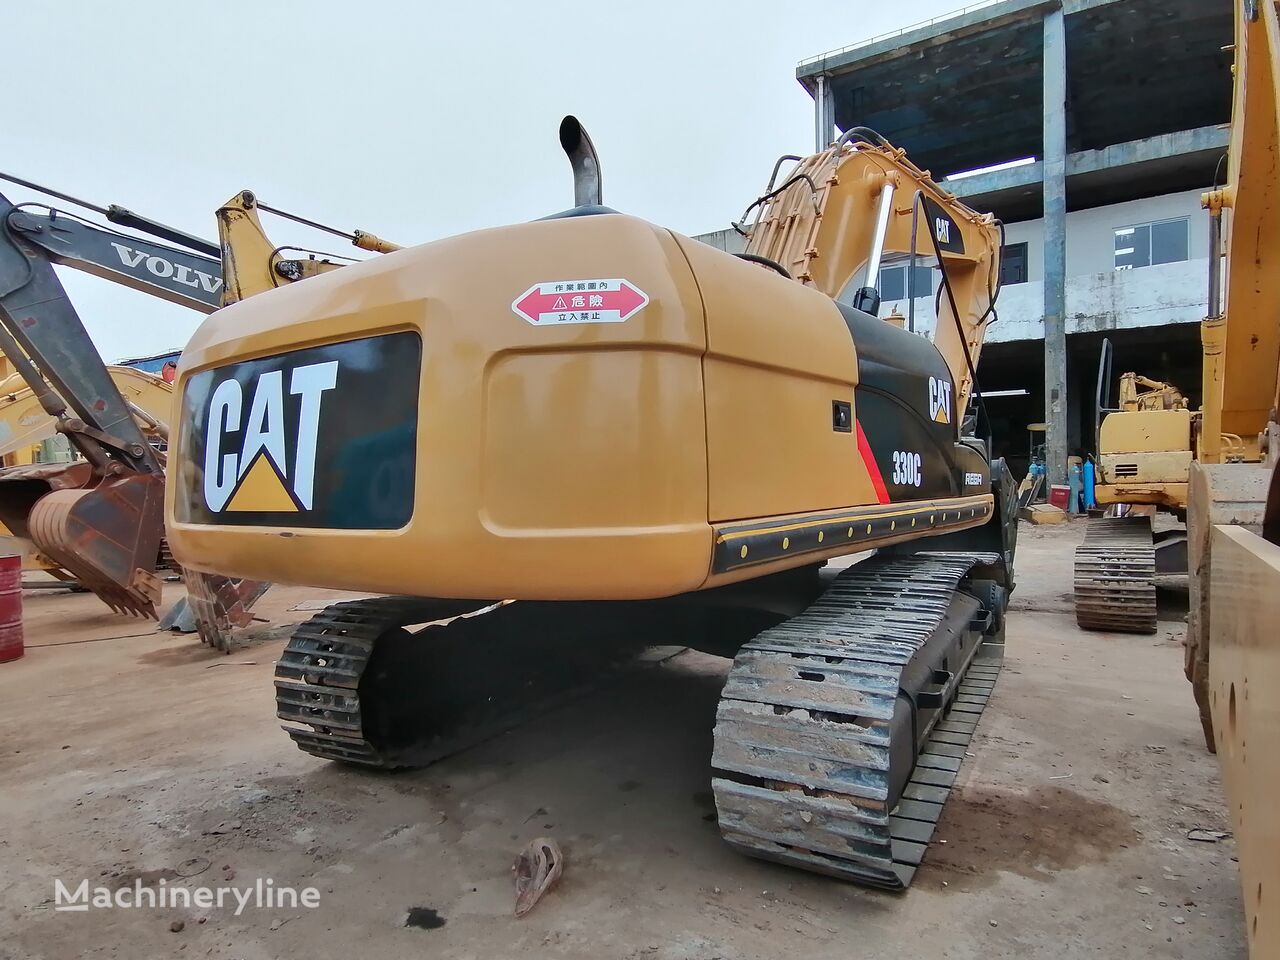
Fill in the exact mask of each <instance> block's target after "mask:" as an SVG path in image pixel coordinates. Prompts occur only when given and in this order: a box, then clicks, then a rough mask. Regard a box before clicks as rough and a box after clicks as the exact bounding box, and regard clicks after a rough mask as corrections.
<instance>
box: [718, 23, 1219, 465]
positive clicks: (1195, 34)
mask: <svg viewBox="0 0 1280 960" xmlns="http://www.w3.org/2000/svg"><path fill="white" fill-rule="evenodd" d="M1231 16H1232V7H1231V4H1230V3H1228V2H1227V0H991V2H986V3H979V4H973V5H971V6H969V7H966V8H964V9H963V10H960V11H957V12H956V13H954V14H951V15H949V16H945V17H940V18H936V19H934V20H932V21H929V22H927V23H923V24H919V25H916V26H911V27H907V28H904V29H903V30H900V31H897V32H895V33H893V34H891V35H887V36H881V37H875V38H872V39H870V40H866V41H862V42H858V43H855V44H853V45H851V46H847V47H843V48H841V49H839V50H834V51H832V52H829V53H825V54H822V55H821V56H817V57H813V58H811V59H809V60H805V61H804V62H802V63H801V64H800V65H799V67H798V69H797V77H798V79H799V81H800V83H801V84H802V85H803V86H804V87H805V89H806V90H808V91H809V92H810V93H811V94H812V95H813V97H814V105H815V139H816V140H817V145H818V146H823V145H825V144H827V143H829V142H831V140H832V139H833V138H834V136H835V135H836V131H837V130H841V129H848V128H850V127H853V126H859V125H861V126H868V127H872V128H874V129H876V130H878V131H879V132H880V133H882V134H884V135H885V136H887V137H888V138H889V139H890V140H892V141H893V142H894V143H896V144H898V145H900V146H903V147H905V148H906V149H907V150H908V152H909V153H910V156H911V158H912V160H914V161H915V162H916V163H918V164H919V165H920V166H922V167H925V168H927V169H929V170H931V171H932V172H933V175H934V177H935V178H936V179H938V180H944V179H948V178H954V179H949V182H947V183H946V185H947V187H948V188H949V189H951V190H952V191H953V192H955V193H956V194H957V195H959V196H960V197H962V198H963V199H964V200H965V202H966V203H968V204H969V205H970V206H972V207H975V208H976V209H979V210H990V211H992V212H994V213H995V214H996V215H997V216H999V217H1000V218H1001V219H1002V220H1004V221H1005V223H1006V224H1007V230H1008V232H1007V246H1006V250H1005V258H1004V282H1005V288H1004V291H1003V293H1002V294H1001V300H1000V310H999V313H1000V322H999V324H997V325H996V326H994V327H993V328H992V329H991V331H990V332H989V334H988V338H987V346H986V348H985V349H984V352H983V357H982V370H981V371H980V375H981V376H980V379H981V381H982V385H983V387H984V388H985V389H986V390H988V391H993V390H996V391H1006V390H1012V391H1018V390H1026V391H1027V393H1026V395H1023V396H1017V395H1014V396H1004V397H1000V398H993V399H991V400H990V401H989V404H988V406H989V409H990V412H991V414H992V418H993V421H994V423H995V428H996V434H997V436H998V437H999V438H1000V439H1001V441H1002V443H1001V446H1002V447H1003V448H1004V449H1003V450H1002V451H1000V452H1003V453H1006V454H1009V455H1011V458H1012V459H1013V460H1014V462H1015V468H1017V466H1019V465H1020V464H1019V461H1020V463H1021V464H1022V465H1025V462H1026V453H1027V437H1028V435H1027V433H1026V432H1025V428H1026V425H1027V424H1028V423H1031V422H1035V421H1041V420H1045V421H1048V422H1049V424H1050V430H1049V436H1048V446H1049V451H1048V460H1049V463H1051V464H1053V465H1054V466H1053V468H1052V469H1051V472H1052V473H1054V474H1057V475H1061V474H1062V473H1063V471H1064V469H1065V467H1064V462H1065V457H1066V455H1067V453H1069V452H1074V451H1076V450H1078V449H1090V448H1091V447H1092V445H1093V409H1094V384H1095V379H1096V368H1097V358H1098V351H1099V347H1100V343H1101V340H1102V338H1103V336H1109V337H1110V338H1111V339H1112V341H1113V343H1114V344H1115V346H1116V361H1115V362H1116V367H1117V372H1118V371H1120V370H1127V369H1138V370H1141V371H1142V372H1145V373H1146V374H1148V375H1150V376H1154V377H1157V378H1160V379H1170V380H1174V381H1176V382H1177V383H1178V384H1179V385H1180V386H1181V387H1182V388H1183V390H1184V391H1185V392H1186V393H1188V394H1189V395H1190V396H1191V398H1192V402H1193V403H1198V402H1199V379H1200V361H1199V334H1198V327H1197V326H1196V323H1197V321H1199V320H1200V319H1201V318H1202V316H1203V314H1204V309H1205V290H1206V287H1207V257H1208V244H1207V238H1206V231H1207V220H1206V219H1205V217H1204V215H1202V214H1201V212H1200V205H1199V195H1200V192H1201V191H1202V190H1205V189H1207V188H1209V186H1210V185H1211V184H1212V183H1213V182H1214V180H1215V176H1216V178H1217V179H1218V180H1219V181H1220V180H1221V179H1222V176H1223V172H1222V171H1221V170H1218V172H1217V173H1216V175H1215V170H1216V169H1217V165H1218V163H1219V161H1220V160H1221V159H1223V158H1224V156H1225V150H1226V146H1227V129H1226V126H1225V125H1226V124H1227V123H1228V122H1229V121H1230V116H1231V73H1230V71H1231V60H1232V55H1231V52H1230V50H1229V49H1227V50H1224V49H1223V48H1224V47H1228V46H1229V45H1230V43H1231V42H1232V21H1231ZM1019 161H1020V162H1019ZM1009 164H1012V165H1009ZM1002 165H1007V166H1003V167H1002ZM991 167H997V169H987V168H991ZM1001 167H1002V168H1001ZM973 171H982V172H977V173H974V172H973ZM958 174H960V175H963V176H959V177H957V176H956V175H958ZM708 239H712V240H714V239H716V238H714V237H711V238H708ZM722 242H723V241H722ZM905 275H906V267H905V264H901V263H894V262H892V261H886V263H885V265H884V267H883V269H882V272H881V287H882V292H883V294H884V297H885V300H886V301H890V302H889V303H888V304H886V306H885V308H884V309H883V310H882V313H885V312H888V310H889V309H891V307H892V301H893V300H894V299H895V297H894V295H895V294H897V295H898V296H899V297H905V293H906V284H905ZM936 279H937V278H936V274H935V275H934V277H933V282H932V283H931V284H930V286H929V287H928V288H927V289H928V291H929V296H927V297H920V298H919V299H918V300H917V303H916V311H915V313H916V317H917V319H918V320H920V318H922V317H923V320H921V323H922V325H923V327H924V328H925V329H927V328H928V325H929V324H930V323H932V316H933V292H934V290H935V288H936ZM917 289H920V287H918V286H917ZM900 306H901V308H902V312H903V313H906V312H907V310H906V303H905V301H903V302H901V303H900Z"/></svg>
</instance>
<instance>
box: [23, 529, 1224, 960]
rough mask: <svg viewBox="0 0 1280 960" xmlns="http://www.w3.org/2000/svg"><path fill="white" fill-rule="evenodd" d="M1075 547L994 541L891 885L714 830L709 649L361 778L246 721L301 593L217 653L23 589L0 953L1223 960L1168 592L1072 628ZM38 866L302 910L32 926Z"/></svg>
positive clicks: (260, 718) (1204, 769)
mask: <svg viewBox="0 0 1280 960" xmlns="http://www.w3.org/2000/svg"><path fill="white" fill-rule="evenodd" d="M1081 536H1082V529H1081V527H1080V525H1079V524H1071V525H1068V526H1066V527H1057V528H1028V527H1026V526H1025V525H1024V527H1023V530H1022V542H1021V550H1020V553H1019V558H1018V580H1019V588H1018V591H1017V593H1016V594H1015V598H1014V603H1013V611H1012V613H1011V616H1010V618H1009V628H1008V656H1007V666H1006V669H1005V671H1004V673H1003V675H1002V676H1001V678H1000V681H999V683H998V684H997V687H996V693H995V696H994V698H993V700H992V702H991V705H990V706H989V707H988V709H987V712H986V714H985V716H984V718H983V720H982V724H981V726H980V728H979V731H978V735H977V736H976V738H975V739H974V741H973V746H972V748H971V750H972V753H973V756H972V757H971V758H970V759H967V760H966V761H965V763H964V766H963V768H962V770H961V773H960V779H959V781H958V788H957V790H956V791H955V792H953V794H952V798H951V801H950V803H949V804H948V806H947V809H946V811H945V813H944V815H943V819H942V822H941V824H940V828H939V832H938V835H937V838H936V839H935V842H934V845H933V847H932V849H931V850H930V852H929V854H928V856H927V857H926V860H925V863H924V866H923V868H922V869H921V871H920V873H919V874H918V875H917V878H916V882H915V884H914V886H913V887H912V889H911V890H910V891H909V892H908V893H906V894H905V895H893V894H886V893H879V892H874V891H867V890H861V889H858V888H856V887H853V886H850V885H847V884H843V883H840V882H836V881H830V880H826V879H821V878H818V877H812V876H809V875H806V874H803V873H799V872H796V871H793V870H790V869H787V868H783V867H778V866H773V865H769V864H765V863H760V862H755V861H752V860H748V859H745V858H743V857H741V856H739V855H737V854H735V853H734V852H733V851H731V850H730V849H728V848H727V847H726V846H725V845H724V844H723V843H722V842H721V841H720V840H719V837H718V833H717V830H716V825H715V822H714V819H715V817H714V808H713V805H712V801H711V794H710V785H709V781H708V761H709V757H710V752H711V728H712V724H713V720H714V714H715V704H716V698H717V696H718V693H719V688H720V686H721V684H722V682H723V678H724V675H725V672H726V669H727V666H728V662H727V661H725V660H721V659H717V658H714V657H709V656H704V655H701V654H697V653H693V652H686V653H683V654H681V655H679V656H677V657H675V658H674V659H671V660H668V661H666V662H664V663H663V664H661V665H657V666H654V665H651V666H647V667H643V668H639V669H636V670H634V671H631V672H629V673H627V674H625V675H623V676H622V677H621V678H619V679H616V680H614V681H611V682H610V683H609V684H608V685H607V686H605V687H603V688H602V689H600V690H599V691H597V692H596V693H594V694H592V695H590V696H588V697H586V698H584V699H580V700H577V701H575V702H573V703H571V704H569V705H567V706H565V707H562V708H561V709H559V710H557V711H555V712H553V713H551V714H548V715H546V716H544V717H542V718H541V719H540V720H538V721H536V722H535V723H533V724H531V725H529V726H527V727H525V728H523V729H521V730H519V731H517V732H513V733H509V734H506V735H504V736H502V737H499V738H498V739H496V740H492V741H490V742H488V743H487V744H484V745H482V746H480V747H477V748H474V749H472V750H470V751H468V752H466V753H464V754H462V755H460V756H457V757H454V758H452V759H450V760H447V761H445V762H443V763H440V764H438V765H436V766H434V767H431V768H429V769H427V770H423V771H419V772H414V773H407V774H398V775H377V774H370V773H367V772H361V771H359V770H354V769H346V768H343V767H339V766H335V765H333V764H329V763H324V762H321V761H318V760H315V759H312V758H310V757H308V756H306V755H304V754H302V753H301V752H299V751H298V750H297V749H296V748H295V747H294V746H293V744H292V743H291V741H290V740H289V739H288V738H287V737H286V736H285V735H284V734H283V733H282V732H281V731H280V729H279V727H278V726H277V723H276V721H275V718H274V715H273V704H272V684H271V673H272V661H273V660H274V659H275V657H276V656H277V655H278V653H279V651H280V649H281V646H282V645H283V637H284V636H285V635H286V634H287V632H288V628H287V625H288V624H289V623H292V622H295V621H297V620H300V619H303V618H305V617H307V616H310V612H311V611H312V610H314V609H318V608H319V607H321V606H323V605H324V603H326V602H329V601H330V600H332V599H335V598H336V597H335V595H334V594H332V593H331V592H322V591H315V590H302V589H297V588H277V589H276V590H274V591H272V593H270V594H268V596H267V598H266V599H265V600H264V603H263V604H262V607H261V611H260V613H261V615H262V616H264V617H266V618H267V619H268V620H269V623H268V624H265V625H263V626H262V627H261V628H260V630H259V631H258V633H259V635H260V638H259V639H258V640H257V641H256V642H255V643H253V644H252V645H250V646H249V647H248V648H246V649H244V650H242V651H240V652H237V653H235V654H233V655H231V656H229V657H224V656H220V655H218V654H216V653H214V652H212V651H209V650H207V649H205V648H202V647H201V646H200V645H199V643H198V642H197V641H196V640H194V639H192V638H191V637H175V636H171V635H166V634H159V633H156V632H154V631H153V629H152V628H151V627H150V626H149V625H148V624H144V623H139V622H134V621H128V620H122V619H120V618H117V617H115V616H113V615H111V614H110V613H108V612H106V610H105V608H104V607H102V606H101V604H100V603H99V602H98V601H97V600H96V599H94V598H93V597H91V596H68V595H66V594H64V593H61V592H58V593H51V592H31V591H29V592H27V593H26V595H25V596H24V602H25V603H26V609H27V637H28V645H29V650H28V653H27V656H26V657H25V658H24V659H22V660H19V661H16V662H13V663H9V664H4V665H0V730H2V731H3V739H2V740H0V745H2V746H0V809H2V811H3V816H2V817H0V957H2V958H19V957H21V958H49V960H55V958H56V960H64V958H69V957H120V958H130V960H137V958H145V957H174V956H182V957H205V956H208V957H220V958H246V960H259V958H274V957H290V958H296V957H306V958H316V960H320V958H341V960H349V958H350V957H352V956H359V957H402V956H430V957H442V958H457V960H463V958H478V960H480V958H483V960H495V958H505V957H516V956H528V955H536V956H549V957H581V958H592V960H599V958H643V960H665V958H672V960H676V958H679V960H712V958H723V960H729V958H779V957H791V956H797V957H799V956H802V957H806V958H823V957H840V958H848V957H882V958H892V957H899V956H907V955H909V956H919V957H949V958H957V960H962V958H971V957H972V958H976V957H983V958H997V957H1018V958H1026V957H1086V956H1087V957H1106V958H1115V957H1160V958H1164V957H1187V958H1197V960H1199V958H1240V957H1244V955H1245V950H1244V936H1243V924H1242V917H1241V908H1240V902H1239V894H1238V885H1239V879H1238V875H1237V872H1236V866H1235V863H1234V862H1233V859H1232V858H1233V853H1234V851H1233V846H1232V842H1231V840H1230V838H1229V837H1228V838H1225V839H1221V840H1219V841H1217V842H1198V841H1195V840H1190V839H1188V837H1187V833H1188V831H1190V830H1192V829H1194V828H1208V829H1211V830H1222V831H1225V830H1227V829H1229V827H1228V825H1227V818H1226V816H1225V811H1224V809H1223V799H1222V795H1221V790H1220V786H1219V776H1218V769H1217V765H1216V762H1215V760H1214V758H1213V757H1212V756H1210V755H1208V754H1207V753H1206V752H1205V750H1204V747H1203V744H1202V742H1201V738H1200V731H1199V726H1198V723H1197V720H1196V713H1195V709H1194V706H1193V703H1192V698H1191V691H1190V688H1189V686H1188V685H1187V683H1186V681H1185V680H1184V679H1183V678H1182V674H1181V663H1182V653H1181V647H1180V644H1179V639H1180V637H1181V633H1182V629H1183V628H1182V624H1181V622H1180V620H1181V616H1182V614H1181V613H1180V612H1179V611H1178V609H1177V604H1176V600H1177V598H1176V597H1175V598H1174V600H1175V603H1174V604H1173V607H1172V612H1171V613H1170V616H1171V618H1172V619H1170V620H1168V621H1165V622H1162V623H1161V629H1160V631H1159V633H1158V634H1157V635H1156V636H1154V637H1145V636H1143V637H1135V636H1122V635H1090V634H1085V633H1082V632H1080V631H1079V630H1078V629H1077V628H1076V626H1075V622H1074V620H1073V618H1072V615H1071V608H1070V596H1069V591H1070V556H1071V548H1072V546H1073V545H1074V544H1075V543H1076V542H1078V541H1079V539H1080V537H1081ZM1183 604H1184V607H1185V600H1184V601H1183ZM541 834H545V835H549V836H552V837H554V838H556V839H557V840H558V841H559V843H560V844H561V845H562V846H563V848H564V852H565V858H566V867H565V873H564V876H563V879H562V881H561V882H560V883H559V885H558V886H556V887H555V888H554V889H553V890H552V891H551V892H550V893H548V894H547V896H546V897H545V898H544V899H543V901H542V902H541V903H540V904H539V905H538V906H537V907H536V908H535V910H534V911H533V912H532V913H531V914H530V915H529V916H528V917H526V918H525V919H523V920H516V919H514V918H513V917H512V905H513V884H512V875H511V870H510V868H511V863H512V860H513V858H514V855H515V854H516V852H517V851H518V850H519V849H520V848H521V847H522V846H523V845H524V844H525V843H526V842H527V841H528V840H530V839H532V838H533V837H535V836H538V835H541ZM55 879H60V880H61V881H62V882H63V883H64V884H65V885H66V886H67V887H69V888H74V887H75V886H76V885H77V884H78V883H79V882H80V881H81V880H88V881H89V886H90V887H96V886H99V885H101V886H106V887H110V888H117V887H132V886H134V885H135V883H141V884H143V885H145V886H146V887H147V888H149V889H159V888H162V887H164V886H166V885H173V886H187V887H192V886H194V885H203V886H212V887H216V886H220V885H221V886H233V887H240V888H244V887H250V886H253V885H254V884H255V883H256V882H257V881H259V880H262V881H263V882H264V883H265V882H266V880H268V879H270V880H271V881H273V883H274V884H275V885H276V886H285V885H287V886H293V887H296V888H303V887H308V886H311V887H315V888H316V890H318V891H319V896H320V898H321V904H320V906H319V908H317V909H305V908H302V907H297V908H292V907H290V908H285V909H255V908H253V907H252V906H250V907H248V908H247V909H245V910H244V911H243V912H242V913H241V914H240V915H239V916H236V915H235V909H234V902H229V903H227V905H226V906H224V908H222V909H217V908H216V907H215V908H210V909H199V908H195V907H192V908H190V909H186V908H182V907H177V908H169V909H121V908H113V909H95V910H90V911H89V912H84V913H70V912H56V911H55V910H54V909H53V907H54V903H53V898H54V881H55ZM411 917H412V919H413V921H414V923H413V924H410V925H407V921H408V920H409V919H410V918H411Z"/></svg>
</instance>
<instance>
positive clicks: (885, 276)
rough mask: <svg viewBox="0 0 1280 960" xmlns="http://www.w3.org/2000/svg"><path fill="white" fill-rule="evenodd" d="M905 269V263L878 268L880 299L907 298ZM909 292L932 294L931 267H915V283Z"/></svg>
mask: <svg viewBox="0 0 1280 960" xmlns="http://www.w3.org/2000/svg"><path fill="white" fill-rule="evenodd" d="M907 269H908V266H907V264H905V263H895V264H894V265H893V266H890V267H881V268H880V299H881V300H882V301H883V302H885V303H888V302H890V301H892V300H905V299H907ZM911 292H912V293H914V294H915V295H916V296H917V297H932V296H933V267H921V266H917V267H916V285H915V289H914V290H912V291H911Z"/></svg>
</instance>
